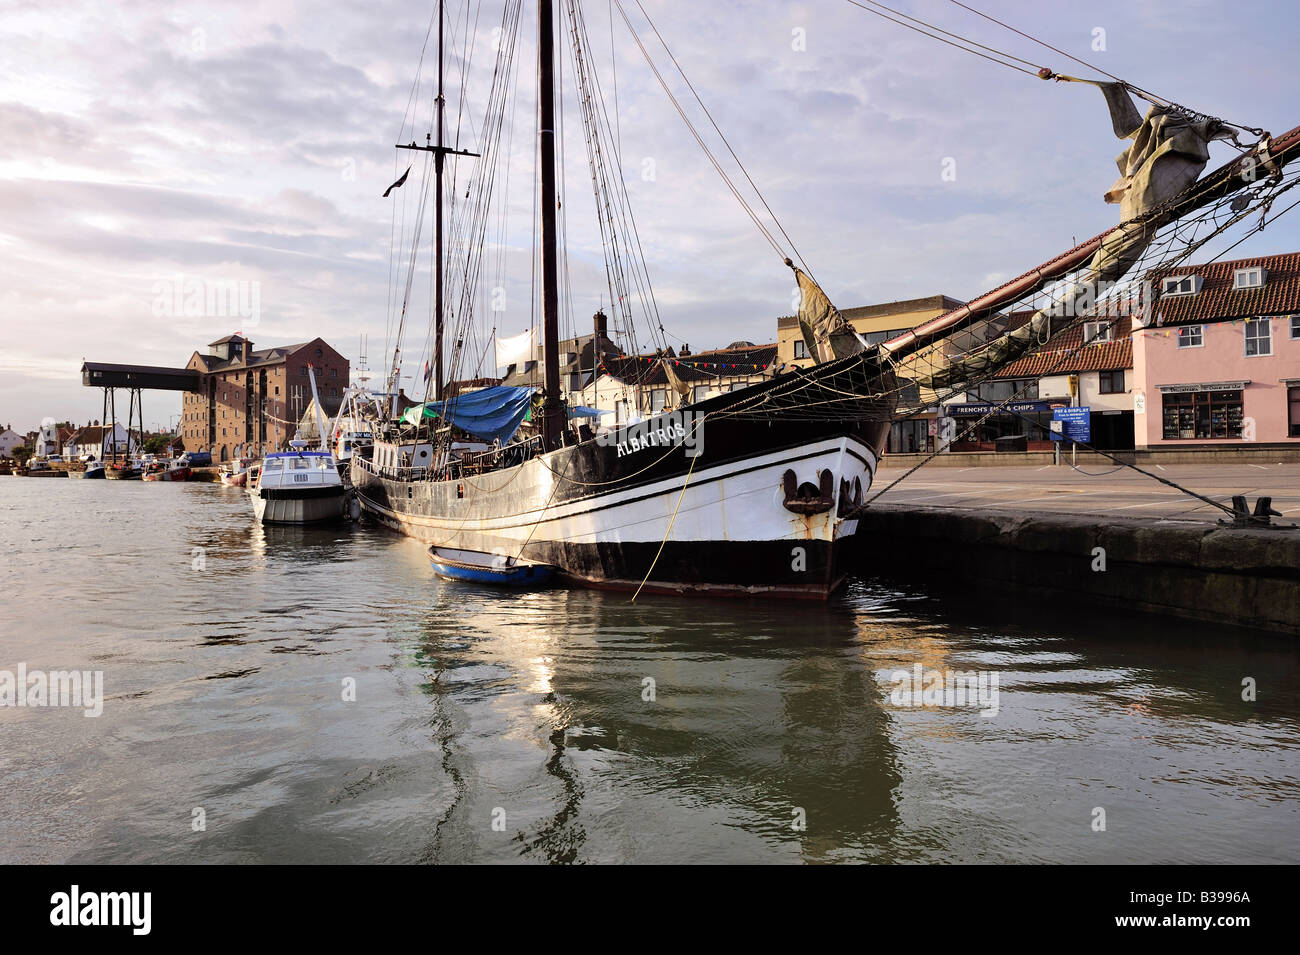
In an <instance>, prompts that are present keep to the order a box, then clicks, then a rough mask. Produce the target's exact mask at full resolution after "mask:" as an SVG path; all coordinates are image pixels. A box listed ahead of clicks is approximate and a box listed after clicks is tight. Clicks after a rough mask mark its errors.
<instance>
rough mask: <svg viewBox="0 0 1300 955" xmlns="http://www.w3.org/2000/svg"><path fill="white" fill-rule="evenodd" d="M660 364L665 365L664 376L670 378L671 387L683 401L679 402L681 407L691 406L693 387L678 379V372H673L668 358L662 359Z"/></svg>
mask: <svg viewBox="0 0 1300 955" xmlns="http://www.w3.org/2000/svg"><path fill="white" fill-rule="evenodd" d="M659 364H661V365H663V369H664V375H666V376H667V378H668V384H669V386H670V387H671V388H672V389H673V391H675V392H677V394H678V396H679V397H680V398H681V401H680V402H678V404H679V406H680V405H687V404H690V401H691V386H690V385H688V384H687V383H686V382H684V381H682V380H681V378H679V377H677V372H675V371H673V364H672V362H670V361H669V360H668V359H667V358H660V359H659Z"/></svg>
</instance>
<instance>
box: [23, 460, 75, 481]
mask: <svg viewBox="0 0 1300 955" xmlns="http://www.w3.org/2000/svg"><path fill="white" fill-rule="evenodd" d="M25 476H26V477H47V478H65V477H67V476H68V472H67V471H56V470H55V469H54V468H52V467H50V462H48V461H29V462H27V474H26V475H25Z"/></svg>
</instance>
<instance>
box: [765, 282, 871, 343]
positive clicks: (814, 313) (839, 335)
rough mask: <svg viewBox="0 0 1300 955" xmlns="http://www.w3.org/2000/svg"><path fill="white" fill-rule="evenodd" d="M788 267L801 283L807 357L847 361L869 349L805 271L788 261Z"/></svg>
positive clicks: (800, 302)
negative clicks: (851, 356)
mask: <svg viewBox="0 0 1300 955" xmlns="http://www.w3.org/2000/svg"><path fill="white" fill-rule="evenodd" d="M785 264H786V265H788V266H790V268H792V269H794V275H795V279H796V281H798V283H799V329H800V331H802V332H803V340H804V344H805V345H807V346H808V354H809V355H811V356H812V357H813V358H815V359H816V360H817V361H819V362H823V361H831V360H832V359H835V358H846V357H848V356H849V355H856V354H858V353H859V352H861V351H865V350H866V347H867V345H866V342H864V341H863V340H862V338H861V337H860V336H859V335H858V333H857V332H856V331H854V330H853V326H852V325H850V324H849V321H848V319H846V318H845V317H844V316H843V315H841V314H840V310H839V309H838V308H836V307H835V306H834V305H832V304H831V300H830V299H829V298H827V297H826V293H825V292H823V291H822V290H821V288H820V286H818V284H817V283H816V282H814V281H813V280H812V279H811V278H809V277H808V275H807V274H805V273H804V272H803V271H802V270H800V269H798V268H795V266H794V264H793V263H791V261H790V260H789V259H786V260H785Z"/></svg>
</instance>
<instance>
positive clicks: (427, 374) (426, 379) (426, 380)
mask: <svg viewBox="0 0 1300 955" xmlns="http://www.w3.org/2000/svg"><path fill="white" fill-rule="evenodd" d="M432 374H433V369H432V368H430V367H429V361H428V359H425V362H424V383H425V384H426V385H427V384H428V383H429V377H430V376H431V375H432Z"/></svg>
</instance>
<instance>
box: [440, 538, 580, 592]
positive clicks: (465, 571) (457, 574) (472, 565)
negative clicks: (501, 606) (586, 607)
mask: <svg viewBox="0 0 1300 955" xmlns="http://www.w3.org/2000/svg"><path fill="white" fill-rule="evenodd" d="M429 563H431V564H432V565H433V572H434V573H435V574H437V575H438V576H439V577H442V578H443V579H444V580H464V581H469V582H471V583H475V584H492V585H494V586H497V587H517V588H523V589H535V588H538V587H545V586H546V585H547V584H548V583H550V580H551V575H552V574H553V573H554V572H555V567H554V566H553V565H551V564H539V563H536V562H535V561H531V560H520V559H518V558H516V557H507V556H505V555H504V554H484V553H482V552H481V551H476V550H456V549H454V548H451V547H430V548H429Z"/></svg>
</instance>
